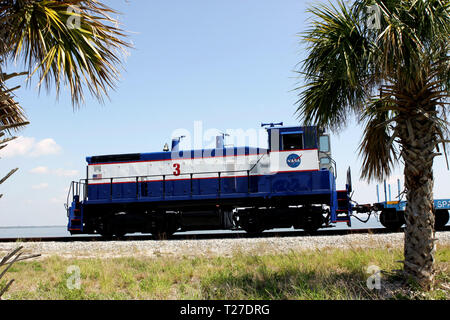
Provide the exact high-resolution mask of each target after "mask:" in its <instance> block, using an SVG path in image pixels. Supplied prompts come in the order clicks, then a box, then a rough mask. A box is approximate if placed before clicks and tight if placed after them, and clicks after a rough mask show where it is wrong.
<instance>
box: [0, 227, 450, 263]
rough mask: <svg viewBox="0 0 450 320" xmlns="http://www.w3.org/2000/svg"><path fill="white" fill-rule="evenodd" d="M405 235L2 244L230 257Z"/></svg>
mask: <svg viewBox="0 0 450 320" xmlns="http://www.w3.org/2000/svg"><path fill="white" fill-rule="evenodd" d="M436 238H437V239H438V241H437V245H438V246H440V245H444V246H448V245H450V232H437V233H436ZM403 241H404V234H403V233H391V234H353V235H343V236H342V235H339V236H310V237H307V236H305V237H273V238H238V239H208V240H169V241H166V240H162V241H154V240H140V241H90V242H84V241H73V242H15V243H10V242H4V243H1V242H0V256H4V255H5V254H6V253H7V252H8V251H10V250H11V249H13V248H16V247H17V246H19V245H20V246H23V247H24V250H25V252H27V253H34V254H35V253H40V254H41V255H42V258H45V257H49V256H59V257H62V258H69V259H73V258H117V257H150V258H159V257H183V256H184V257H217V256H222V257H230V256H232V255H234V254H236V253H243V254H251V255H262V254H276V253H289V252H292V251H294V252H299V251H302V250H323V249H358V248H363V249H364V248H374V249H375V248H381V249H383V248H385V249H389V248H403Z"/></svg>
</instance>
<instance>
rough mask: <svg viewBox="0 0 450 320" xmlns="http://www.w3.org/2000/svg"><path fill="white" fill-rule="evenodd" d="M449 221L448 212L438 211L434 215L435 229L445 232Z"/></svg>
mask: <svg viewBox="0 0 450 320" xmlns="http://www.w3.org/2000/svg"><path fill="white" fill-rule="evenodd" d="M448 219H449V214H448V210H440V209H439V210H436V212H435V213H434V229H436V230H443V229H444V227H445V225H446V224H447V222H448Z"/></svg>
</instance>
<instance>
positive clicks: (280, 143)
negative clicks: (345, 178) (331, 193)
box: [267, 124, 336, 174]
mask: <svg viewBox="0 0 450 320" xmlns="http://www.w3.org/2000/svg"><path fill="white" fill-rule="evenodd" d="M270 125H271V127H270V128H267V131H268V135H269V152H270V153H272V154H273V153H276V154H277V155H278V157H281V158H283V157H282V155H283V154H288V157H289V156H291V157H292V159H286V161H287V162H288V165H289V162H290V161H291V162H290V163H291V164H292V166H293V167H294V168H297V167H298V166H297V165H296V163H295V161H297V162H299V163H301V161H303V160H306V161H308V162H309V163H310V166H309V168H306V169H310V170H313V169H317V170H329V171H330V172H332V173H333V174H335V166H336V163H335V161H334V160H333V159H332V157H331V146H330V136H329V135H328V134H326V133H325V132H324V130H323V129H320V128H318V127H316V126H304V127H274V125H273V124H270ZM299 151H304V152H306V151H308V154H307V155H305V156H303V154H300V153H298V157H297V158H295V157H294V156H292V154H294V153H290V152H299ZM303 157H305V158H303ZM283 161H284V158H283V159H278V160H277V159H274V157H272V158H271V163H272V164H273V165H275V164H277V165H278V166H279V165H280V164H281V168H282V167H283V165H282V164H283ZM313 163H315V164H317V168H315V165H313ZM285 169H286V168H285ZM276 171H279V170H276Z"/></svg>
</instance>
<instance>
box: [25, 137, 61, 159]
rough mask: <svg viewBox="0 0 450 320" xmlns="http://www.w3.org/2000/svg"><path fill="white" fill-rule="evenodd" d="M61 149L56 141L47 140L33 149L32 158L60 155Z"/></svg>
mask: <svg viewBox="0 0 450 320" xmlns="http://www.w3.org/2000/svg"><path fill="white" fill-rule="evenodd" d="M60 152H61V147H60V146H59V145H58V144H57V143H56V142H55V140H53V139H50V138H47V139H44V140H41V141H39V142H38V143H36V144H35V145H34V147H33V150H32V151H31V153H30V156H32V157H39V156H46V155H52V154H59V153H60Z"/></svg>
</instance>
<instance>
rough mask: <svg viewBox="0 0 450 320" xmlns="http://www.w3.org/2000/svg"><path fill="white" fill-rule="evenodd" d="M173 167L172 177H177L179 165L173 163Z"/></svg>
mask: <svg viewBox="0 0 450 320" xmlns="http://www.w3.org/2000/svg"><path fill="white" fill-rule="evenodd" d="M173 167H174V168H175V170H174V171H173V175H174V176H179V175H180V164H179V163H174V164H173Z"/></svg>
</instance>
